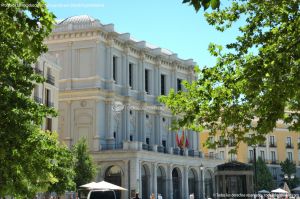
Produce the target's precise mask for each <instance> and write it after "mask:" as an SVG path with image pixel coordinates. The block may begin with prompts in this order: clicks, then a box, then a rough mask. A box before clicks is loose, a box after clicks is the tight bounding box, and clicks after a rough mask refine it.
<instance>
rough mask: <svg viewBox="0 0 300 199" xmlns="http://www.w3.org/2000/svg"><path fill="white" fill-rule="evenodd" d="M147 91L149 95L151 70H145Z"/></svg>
mask: <svg viewBox="0 0 300 199" xmlns="http://www.w3.org/2000/svg"><path fill="white" fill-rule="evenodd" d="M145 91H146V92H147V93H148V94H149V70H148V69H145Z"/></svg>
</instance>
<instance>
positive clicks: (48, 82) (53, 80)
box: [32, 54, 61, 131]
mask: <svg viewBox="0 0 300 199" xmlns="http://www.w3.org/2000/svg"><path fill="white" fill-rule="evenodd" d="M33 67H34V70H35V72H36V73H38V74H40V75H42V76H43V77H44V78H45V82H44V83H42V84H38V85H36V86H35V88H34V89H33V92H32V97H33V98H34V100H35V101H36V102H39V103H41V104H44V105H46V106H48V107H54V108H55V109H56V110H57V109H58V85H59V82H58V81H59V73H60V71H61V67H60V66H59V65H58V60H57V58H56V57H54V56H52V55H49V54H42V55H41V56H40V57H39V58H38V61H37V63H35V65H34V66H33ZM42 129H43V130H49V131H57V129H58V118H57V117H53V118H52V117H47V118H45V119H44V122H43V125H42Z"/></svg>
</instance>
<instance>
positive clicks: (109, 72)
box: [105, 37, 114, 90]
mask: <svg viewBox="0 0 300 199" xmlns="http://www.w3.org/2000/svg"><path fill="white" fill-rule="evenodd" d="M112 45H113V39H112V38H110V37H109V38H108V39H107V41H106V43H105V47H106V66H105V79H106V82H107V84H106V88H107V89H109V90H112V89H113V83H114V80H113V63H112V59H113V56H112Z"/></svg>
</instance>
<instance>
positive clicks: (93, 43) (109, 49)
mask: <svg viewBox="0 0 300 199" xmlns="http://www.w3.org/2000/svg"><path fill="white" fill-rule="evenodd" d="M45 42H46V44H47V45H48V48H49V53H50V54H52V55H54V56H56V57H58V59H59V60H60V63H59V64H60V66H61V67H62V71H61V75H60V81H59V129H58V132H59V134H60V138H61V140H63V141H64V142H65V143H67V144H68V145H69V146H71V145H73V144H75V143H76V142H77V141H78V139H79V138H81V137H86V139H87V140H88V144H89V147H90V150H91V153H92V154H93V156H94V160H95V161H96V162H97V164H99V165H100V166H101V170H100V171H99V173H98V177H97V179H96V180H97V181H99V180H102V179H104V180H107V181H110V182H113V183H115V184H118V185H121V186H123V187H125V188H126V189H128V192H122V193H118V197H119V198H122V199H125V198H129V196H132V194H133V193H134V192H139V193H140V196H141V197H142V198H149V196H150V194H151V193H154V194H158V193H160V194H162V196H163V198H168V199H179V198H180V199H181V198H188V195H189V194H190V193H194V194H195V198H200V196H201V194H202V193H203V190H204V189H205V190H207V191H206V192H209V193H205V194H206V196H208V195H211V193H212V188H213V185H212V184H213V183H212V180H213V170H212V169H213V168H214V166H215V165H216V164H218V163H221V162H220V161H218V160H207V159H203V158H201V153H199V137H198V134H197V133H195V132H192V131H187V137H188V140H189V146H188V148H187V149H185V150H184V151H180V150H179V149H178V148H177V147H176V142H175V133H174V132H170V131H169V130H168V129H169V127H170V123H171V119H172V115H171V114H170V112H168V111H167V110H165V109H164V108H163V106H162V105H161V104H159V103H158V102H157V97H158V96H159V95H163V94H167V93H168V92H169V90H170V89H171V88H174V89H175V90H176V91H178V90H181V89H183V87H182V85H181V82H182V80H187V81H189V82H191V81H192V80H194V79H195V78H196V77H195V74H194V65H195V63H194V62H193V60H182V59H180V58H178V57H177V55H176V54H174V53H172V52H171V51H169V50H166V49H162V48H159V47H156V46H153V45H150V44H148V43H146V42H145V41H137V40H135V39H133V38H132V37H131V36H130V34H128V33H124V34H120V33H117V32H116V31H115V30H114V25H113V24H107V25H104V24H101V23H100V22H99V20H95V19H93V18H91V17H89V16H75V17H70V18H67V19H65V20H63V21H62V22H60V23H58V24H57V25H56V27H55V29H54V31H53V33H52V34H51V36H50V37H49V38H48V39H47V40H46V41H45ZM201 165H204V169H203V167H201ZM201 169H202V170H201ZM205 184H206V186H205Z"/></svg>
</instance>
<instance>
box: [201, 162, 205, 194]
mask: <svg viewBox="0 0 300 199" xmlns="http://www.w3.org/2000/svg"><path fill="white" fill-rule="evenodd" d="M200 170H201V183H202V184H201V187H202V193H201V198H202V199H204V190H205V187H204V173H203V172H204V166H203V164H202V163H201V164H200Z"/></svg>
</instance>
